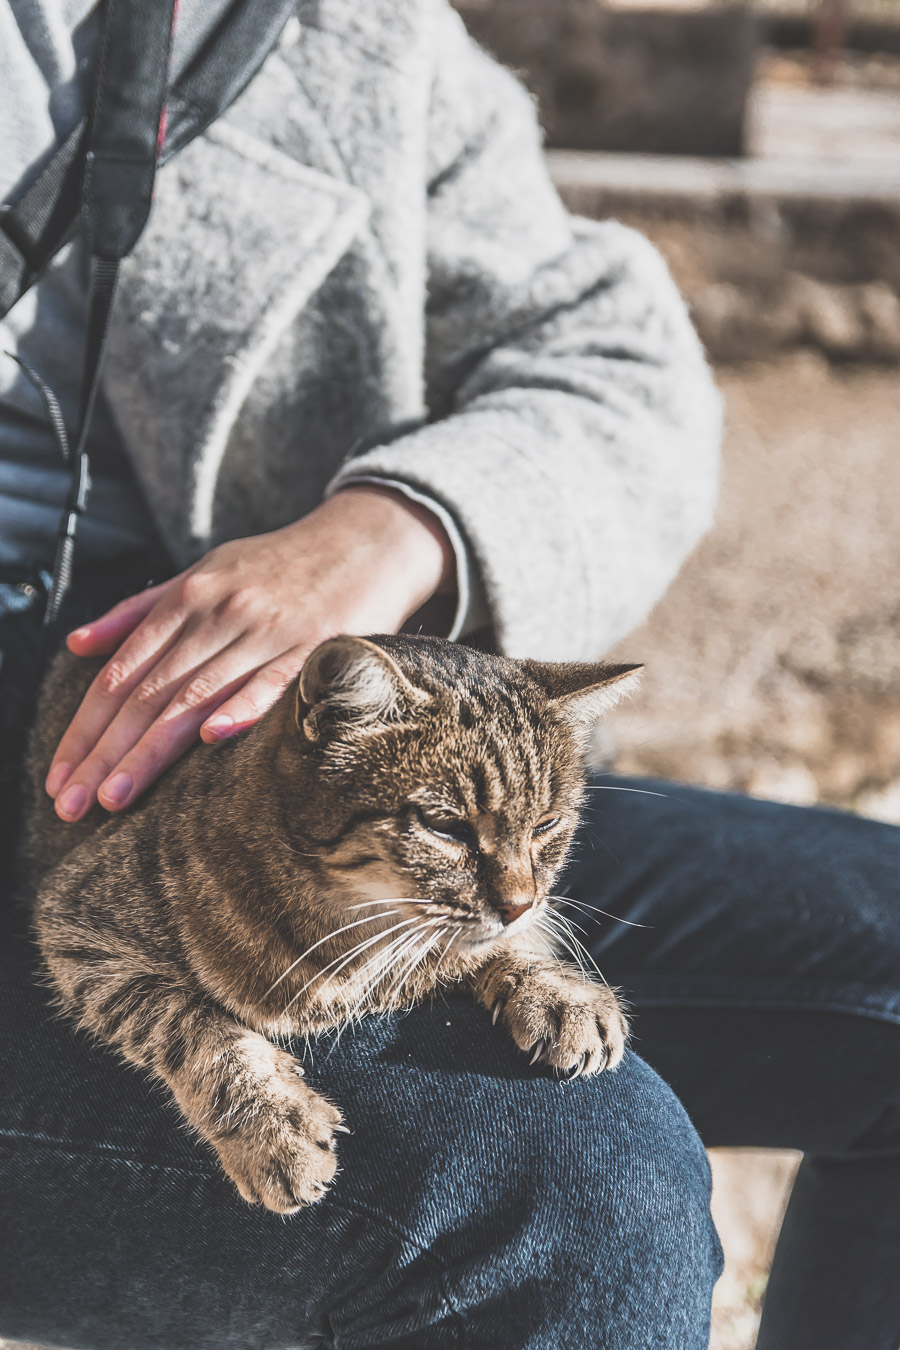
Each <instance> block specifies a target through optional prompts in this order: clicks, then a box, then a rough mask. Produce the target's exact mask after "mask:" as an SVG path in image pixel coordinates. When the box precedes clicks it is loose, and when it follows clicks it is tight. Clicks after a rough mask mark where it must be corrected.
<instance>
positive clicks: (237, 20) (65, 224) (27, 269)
mask: <svg viewBox="0 0 900 1350" xmlns="http://www.w3.org/2000/svg"><path fill="white" fill-rule="evenodd" d="M297 2H298V0H232V4H231V5H230V6H229V7H228V9H227V10H226V11H225V14H224V15H223V17H222V18H221V19H220V20H219V22H218V24H217V25H216V27H215V28H214V30H213V31H212V33H211V34H210V35H209V37H208V38H207V40H206V42H205V43H204V44H203V46H202V47H201V49H200V50H199V51H198V52H197V53H196V54H195V55H194V57H193V58H192V60H191V61H190V63H189V64H188V66H187V67H186V68H185V70H184V71H183V72H182V73H181V75H180V76H179V78H178V80H177V81H176V82H175V84H174V85H173V86H172V88H171V89H170V90H169V96H168V100H167V103H168V116H167V123H168V125H167V127H166V136H165V141H164V144H163V147H162V154H161V155H160V163H162V164H165V163H166V162H167V161H168V160H169V159H171V158H172V156H173V155H175V154H177V152H178V151H179V150H182V149H184V147H185V146H186V145H187V144H188V143H189V142H190V141H191V140H192V139H193V138H194V137H195V136H198V135H199V134H200V133H201V132H203V131H205V130H206V128H207V127H208V126H209V125H210V124H211V123H212V122H214V121H215V119H216V118H217V117H219V116H220V115H221V113H223V112H224V111H225V109H226V108H228V107H229V106H230V105H231V103H233V102H234V100H235V99H236V98H237V96H238V95H239V94H240V93H241V91H242V90H243V89H244V88H245V87H246V86H247V84H249V82H250V80H251V79H252V78H253V76H254V75H255V74H256V72H257V71H258V70H259V68H260V66H261V65H262V63H263V61H264V60H265V58H266V57H267V56H268V54H269V52H270V51H271V50H272V48H273V47H274V46H275V43H276V42H277V41H278V37H279V35H280V33H281V30H282V29H283V28H284V25H285V23H286V22H287V20H288V19H289V18H290V16H291V15H292V14H293V13H294V12H295V11H296V8H297ZM158 3H159V0H131V3H130V4H129V5H128V6H127V9H128V12H129V14H131V13H135V14H136V15H137V16H138V17H141V15H142V12H143V10H144V8H145V6H147V7H152V8H154V9H156V8H157V6H158ZM120 8H121V7H120ZM146 125H147V126H149V125H152V118H148V121H147V124H146ZM117 144H118V142H117V141H116V140H115V137H113V139H112V140H108V139H106V138H104V141H103V145H102V146H100V147H97V148H98V149H100V150H101V151H102V158H103V165H102V167H99V170H98V165H97V164H96V161H95V166H94V174H95V184H96V191H97V193H98V195H100V196H105V194H106V191H107V190H108V188H109V184H110V182H111V181H112V182H113V191H114V190H115V186H114V180H115V177H116V174H115V169H114V160H113V159H112V156H113V155H114V154H115V152H116V146H117ZM86 153H87V119H85V120H84V121H83V122H82V123H80V124H79V126H77V127H76V128H75V130H74V131H73V132H72V133H71V135H70V136H69V137H68V138H67V139H66V141H65V142H64V144H63V145H61V146H60V147H59V148H58V149H57V150H56V152H55V153H54V155H53V156H52V157H51V159H50V160H49V162H48V163H47V165H46V166H45V167H44V169H43V170H42V172H41V173H40V175H39V176H38V178H37V179H36V180H35V181H34V182H33V183H32V184H31V186H30V187H29V188H28V189H27V190H26V191H25V193H24V194H23V195H22V196H21V197H19V198H18V199H17V200H16V201H15V202H13V203H8V204H5V205H2V206H0V319H2V318H3V317H4V316H5V315H6V314H7V313H8V312H9V310H10V309H12V307H13V305H14V304H15V303H16V301H17V300H19V299H20V297H21V296H23V295H24V294H25V292H26V291H27V290H29V289H30V287H31V286H33V285H34V283H35V282H36V281H37V280H38V279H39V277H40V276H41V275H42V273H43V272H44V271H45V270H46V269H47V267H48V266H49V265H50V263H51V262H52V260H53V258H54V257H55V256H56V254H57V253H58V252H59V250H60V249H61V248H62V247H63V245H64V244H66V243H67V242H68V241H69V240H70V239H71V238H72V236H73V235H74V233H75V232H76V230H77V228H78V223H79V215H80V212H81V207H82V192H81V188H82V183H83V181H84V175H85V158H86ZM141 155H146V135H145V137H144V138H143V139H142V140H141V148H140V151H139V159H140V156H141ZM144 163H145V164H146V159H144ZM98 171H99V174H100V181H99V182H97V181H96V174H97V172H98ZM128 172H129V174H132V173H133V174H134V175H135V176H136V177H139V176H140V175H139V172H138V170H137V169H136V168H131V169H129V170H128ZM143 201H144V204H146V202H147V198H146V191H144V196H143ZM134 215H135V217H137V215H138V210H137V209H136V210H135V212H134ZM111 242H114V241H110V240H109V239H105V240H104V243H105V244H106V245H107V246H109V244H110V243H111ZM120 256H123V255H120Z"/></svg>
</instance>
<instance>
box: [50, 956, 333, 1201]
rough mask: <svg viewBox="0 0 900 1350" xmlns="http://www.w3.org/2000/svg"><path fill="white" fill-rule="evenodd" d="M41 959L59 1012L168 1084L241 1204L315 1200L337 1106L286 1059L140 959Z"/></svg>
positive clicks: (328, 1162) (326, 1170)
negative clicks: (58, 996) (57, 998)
mask: <svg viewBox="0 0 900 1350" xmlns="http://www.w3.org/2000/svg"><path fill="white" fill-rule="evenodd" d="M44 955H45V958H46V960H47V963H48V965H49V967H50V970H51V973H52V975H53V978H54V982H55V984H56V987H57V989H58V990H59V992H60V993H61V994H62V997H63V1001H64V1002H65V1004H66V1007H67V1008H68V1010H69V1011H70V1012H72V1013H74V1014H75V1015H76V1016H77V1017H78V1019H79V1021H80V1023H81V1025H82V1026H83V1027H85V1028H87V1029H88V1030H90V1031H92V1032H93V1033H94V1034H95V1035H97V1036H98V1037H100V1039H101V1040H103V1041H105V1042H106V1043H107V1044H108V1045H110V1046H112V1047H113V1048H114V1049H116V1050H118V1051H119V1053H120V1054H122V1055H123V1056H124V1057H125V1059H127V1060H128V1061H129V1062H130V1063H131V1064H135V1065H137V1066H138V1067H140V1068H143V1069H147V1070H149V1071H150V1072H151V1073H153V1074H154V1075H155V1076H156V1077H157V1078H159V1079H161V1080H162V1081H163V1082H164V1083H165V1084H166V1086H167V1087H168V1088H169V1090H170V1091H171V1093H172V1095H173V1097H174V1098H175V1101H176V1102H177V1103H178V1106H179V1108H180V1109H181V1111H182V1113H183V1114H184V1116H185V1117H186V1119H187V1120H188V1122H189V1123H190V1125H191V1126H192V1127H193V1128H194V1129H195V1130H196V1131H197V1133H198V1134H199V1135H201V1136H202V1138H203V1139H205V1140H206V1141H207V1143H209V1144H210V1145H211V1146H212V1147H213V1149H214V1150H215V1152H216V1153H217V1155H218V1157H219V1161H220V1162H221V1164H222V1167H223V1168H224V1170H225V1171H226V1172H227V1174H228V1176H229V1177H230V1178H231V1180H232V1181H233V1182H234V1184H235V1185H236V1186H237V1188H238V1190H239V1191H240V1193H241V1195H242V1196H243V1198H244V1199H245V1200H247V1201H249V1202H250V1203H251V1204H262V1205H265V1207H266V1208H267V1209H270V1210H274V1211H275V1212H276V1213H279V1214H292V1213H295V1212H296V1211H297V1210H298V1209H300V1208H301V1207H302V1206H304V1205H310V1204H313V1203H315V1201H317V1200H319V1199H321V1197H322V1196H323V1195H324V1194H325V1191H326V1189H327V1187H328V1185H329V1183H330V1182H331V1180H332V1178H333V1177H334V1174H335V1171H336V1168H337V1157H336V1154H335V1132H336V1131H337V1130H339V1129H341V1128H342V1126H341V1113H340V1112H339V1111H338V1109H337V1108H336V1107H335V1106H333V1105H332V1104H331V1102H329V1101H327V1100H326V1099H325V1098H324V1097H322V1096H320V1094H319V1093H317V1092H314V1091H313V1089H312V1088H310V1087H308V1086H307V1084H306V1083H304V1082H303V1078H302V1074H303V1070H302V1069H301V1067H300V1065H299V1064H298V1062H297V1060H296V1059H295V1058H294V1057H293V1055H289V1054H286V1053H285V1052H284V1051H283V1050H279V1049H277V1048H276V1047H275V1046H274V1045H272V1043H271V1042H270V1041H267V1040H266V1039H265V1037H264V1036H260V1035H258V1034H257V1033H256V1032H255V1031H251V1030H249V1028H247V1027H245V1026H242V1025H241V1024H240V1023H239V1022H237V1021H235V1019H234V1018H232V1017H231V1016H230V1015H229V1014H228V1013H227V1012H225V1011H224V1010H223V1009H222V1008H220V1007H218V1006H217V1005H216V1004H214V1003H212V1002H211V1001H210V1000H207V999H205V998H204V997H203V995H202V994H199V993H198V992H197V991H196V990H194V989H191V988H189V987H187V986H186V985H185V984H184V983H178V982H177V976H176V975H175V974H174V972H172V973H169V974H166V973H164V972H160V971H154V970H151V969H148V967H147V964H146V960H144V961H143V962H141V961H138V960H135V959H134V958H132V959H127V958H125V957H124V956H123V954H122V953H121V952H120V953H116V954H113V953H111V952H103V951H99V950H96V949H94V948H92V947H87V948H85V947H69V948H65V947H63V946H61V945H57V944H53V946H52V947H51V949H50V950H48V949H47V947H46V946H45V949H44Z"/></svg>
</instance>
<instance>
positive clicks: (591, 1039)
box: [473, 950, 628, 1078]
mask: <svg viewBox="0 0 900 1350" xmlns="http://www.w3.org/2000/svg"><path fill="white" fill-rule="evenodd" d="M473 985H474V990H475V996H476V998H477V999H478V1001H479V1002H480V1003H482V1004H484V1006H485V1007H486V1008H487V1009H488V1011H489V1012H490V1013H491V1016H492V1018H493V1020H494V1022H495V1023H502V1024H503V1026H504V1027H506V1029H507V1031H509V1033H510V1035H511V1036H512V1038H513V1040H514V1041H515V1043H516V1045H517V1046H518V1047H519V1049H520V1050H524V1051H526V1053H528V1054H530V1055H531V1062H532V1063H534V1064H536V1063H543V1064H549V1065H551V1066H552V1067H553V1068H554V1069H556V1070H557V1072H558V1073H560V1074H561V1075H563V1076H564V1077H566V1078H577V1077H578V1076H579V1075H581V1074H593V1073H601V1072H602V1071H603V1070H604V1069H614V1068H615V1067H616V1065H617V1064H618V1063H619V1061H620V1060H621V1058H622V1055H623V1054H624V1053H625V1044H626V1041H627V1039H628V1022H627V1020H626V1018H625V1014H624V1012H623V1010H622V1006H621V1004H620V1003H619V1000H618V998H617V997H616V994H615V991H614V990H612V989H610V988H609V987H608V986H607V985H603V984H599V983H596V982H594V981H593V980H590V979H587V978H586V977H582V975H581V974H580V973H578V972H576V971H574V970H569V969H567V968H566V967H564V966H560V965H559V964H558V963H557V964H556V965H553V964H551V963H550V962H548V960H547V958H546V956H537V955H535V956H532V955H530V954H529V953H528V952H527V951H524V950H511V951H506V952H504V953H502V954H498V955H497V956H494V957H492V959H491V960H490V962H489V963H488V964H487V965H485V966H483V967H482V969H481V970H480V971H479V972H478V974H477V975H476V976H475V977H474V980H473Z"/></svg>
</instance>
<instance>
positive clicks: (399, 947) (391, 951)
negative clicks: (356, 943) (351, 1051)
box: [328, 919, 427, 1056]
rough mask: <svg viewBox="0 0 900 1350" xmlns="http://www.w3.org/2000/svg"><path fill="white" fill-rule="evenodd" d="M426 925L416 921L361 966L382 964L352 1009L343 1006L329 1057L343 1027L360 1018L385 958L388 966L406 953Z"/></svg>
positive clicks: (346, 1004)
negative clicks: (339, 1023)
mask: <svg viewBox="0 0 900 1350" xmlns="http://www.w3.org/2000/svg"><path fill="white" fill-rule="evenodd" d="M426 924H427V921H423V920H421V919H420V920H417V921H416V925H415V927H414V928H413V929H412V932H407V933H403V934H401V936H400V937H399V938H394V939H393V941H392V942H391V943H389V945H388V948H387V951H386V952H384V951H382V952H376V953H375V955H374V957H370V958H369V959H368V960H367V961H366V962H365V964H364V966H363V968H362V969H363V971H365V970H366V969H367V967H368V966H369V965H370V964H371V963H372V962H373V961H374V962H375V963H376V964H377V963H378V961H379V960H380V961H381V962H382V965H380V966H379V969H378V971H377V973H376V975H375V976H374V979H371V980H368V981H367V982H366V983H365V985H364V986H363V990H362V993H361V994H360V995H359V996H358V997H357V998H356V1000H355V1002H354V1004H353V1006H352V1008H351V1007H350V1006H349V1004H348V1003H347V1002H346V1001H345V1003H344V1006H345V1009H346V1011H345V1015H344V1019H343V1024H342V1025H339V1026H338V1028H337V1033H336V1035H335V1038H334V1041H333V1042H332V1045H331V1049H330V1050H329V1052H328V1054H329V1056H330V1055H331V1054H332V1052H333V1051H334V1050H335V1049H336V1048H337V1045H338V1043H339V1041H340V1039H341V1036H342V1035H343V1032H344V1027H346V1026H348V1025H349V1024H350V1023H351V1022H355V1021H357V1020H359V1017H360V1016H361V1014H362V1009H363V1008H364V1006H365V1001H366V999H367V998H368V996H369V994H370V993H371V992H372V990H373V989H374V988H375V986H376V985H377V983H378V981H379V979H380V978H381V975H382V973H383V971H384V968H385V967H384V964H383V962H384V958H385V956H387V958H388V965H390V964H392V962H393V960H394V958H395V956H396V954H397V953H398V952H400V951H408V950H409V944H410V943H412V944H415V943H416V942H417V941H418V937H419V933H420V931H421V930H422V929H423V928H424V927H425V926H426ZM335 973H337V972H335Z"/></svg>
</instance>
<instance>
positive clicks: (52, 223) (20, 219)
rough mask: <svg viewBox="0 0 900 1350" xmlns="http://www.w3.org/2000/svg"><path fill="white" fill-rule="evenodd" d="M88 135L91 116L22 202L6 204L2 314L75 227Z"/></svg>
mask: <svg viewBox="0 0 900 1350" xmlns="http://www.w3.org/2000/svg"><path fill="white" fill-rule="evenodd" d="M86 140H87V118H86V117H85V118H83V119H82V121H81V122H79V124H78V126H77V127H76V128H75V129H74V131H72V132H71V133H70V134H69V135H68V136H67V137H66V139H65V141H64V142H63V144H62V145H61V146H59V148H58V149H57V151H56V153H55V154H54V155H53V157H52V159H50V161H49V162H48V163H47V164H45V166H44V168H43V169H42V170H41V172H40V173H39V174H38V176H37V178H36V179H35V180H34V182H33V183H32V184H31V186H30V187H29V188H28V190H27V191H26V192H25V193H23V195H22V196H21V197H20V198H19V200H18V201H17V202H16V204H15V205H14V206H4V207H2V208H0V317H3V315H5V314H7V313H8V312H9V311H10V310H11V309H12V307H13V305H14V304H15V303H16V301H17V300H18V299H19V297H20V296H21V295H24V294H25V292H26V291H27V290H29V289H30V288H31V286H32V285H33V284H34V282H35V281H36V280H37V278H38V276H39V275H40V273H41V272H42V271H43V269H44V267H45V266H46V264H47V261H48V260H49V259H50V258H53V257H54V256H55V255H56V254H57V253H58V252H59V250H60V249H61V248H62V246H63V244H65V243H66V241H67V239H69V238H70V237H71V235H72V233H73V231H74V228H75V221H76V218H77V203H78V201H79V197H80V192H81V181H82V178H83V176H84V151H85V144H86ZM73 206H75V208H76V209H75V210H73Z"/></svg>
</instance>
